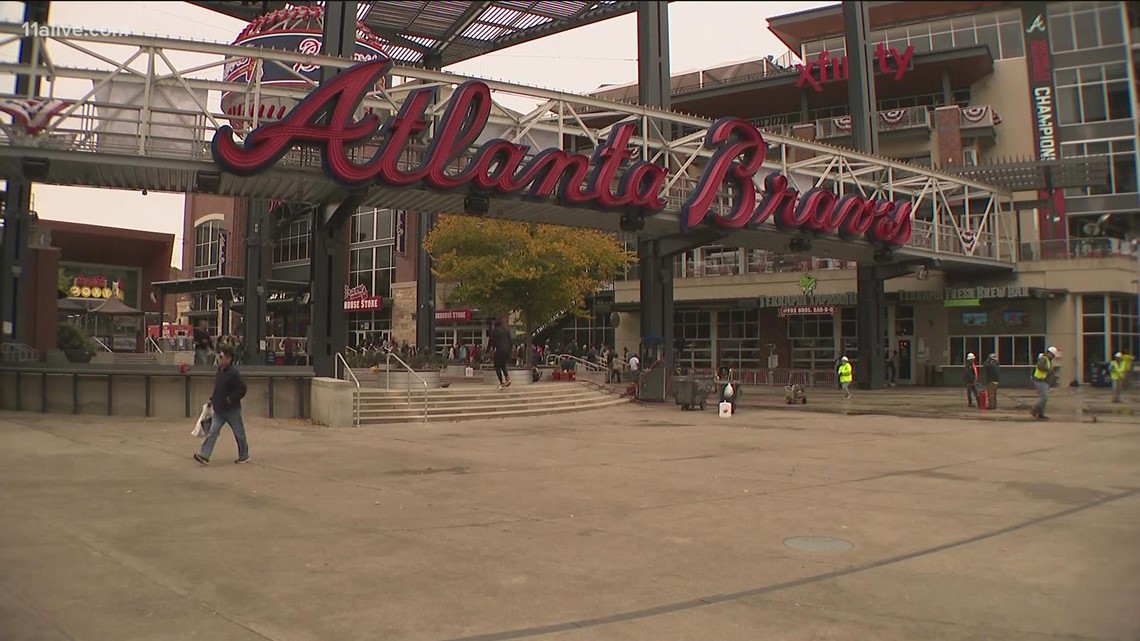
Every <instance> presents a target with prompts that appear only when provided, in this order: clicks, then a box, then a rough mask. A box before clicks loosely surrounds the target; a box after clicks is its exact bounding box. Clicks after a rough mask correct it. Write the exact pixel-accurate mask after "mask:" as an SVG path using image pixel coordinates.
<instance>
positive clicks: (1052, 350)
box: [1045, 345, 1057, 356]
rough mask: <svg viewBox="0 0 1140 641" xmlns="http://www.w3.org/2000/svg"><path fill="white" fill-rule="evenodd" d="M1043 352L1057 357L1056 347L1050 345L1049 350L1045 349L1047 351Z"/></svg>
mask: <svg viewBox="0 0 1140 641" xmlns="http://www.w3.org/2000/svg"><path fill="white" fill-rule="evenodd" d="M1045 351H1047V352H1049V353H1050V354H1052V355H1053V356H1056V355H1057V348H1056V347H1053V346H1052V345H1050V346H1049V349H1047V350H1045Z"/></svg>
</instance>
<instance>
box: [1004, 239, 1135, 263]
mask: <svg viewBox="0 0 1140 641" xmlns="http://www.w3.org/2000/svg"><path fill="white" fill-rule="evenodd" d="M1019 249H1020V250H1021V251H1020V259H1021V260H1076V259H1081V258H1112V257H1125V258H1134V257H1135V253H1134V252H1133V251H1132V247H1131V246H1130V245H1129V244H1128V241H1125V240H1120V239H1119V238H1071V239H1069V240H1045V241H1039V242H1033V243H1021V244H1020V247H1019Z"/></svg>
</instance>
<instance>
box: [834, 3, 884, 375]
mask: <svg viewBox="0 0 1140 641" xmlns="http://www.w3.org/2000/svg"><path fill="white" fill-rule="evenodd" d="M843 24H844V29H843V35H844V38H845V40H846V49H847V63H848V70H849V74H850V75H849V76H848V80H847V97H848V102H849V103H850V105H851V142H852V146H853V147H854V148H855V149H856V150H858V151H862V152H865V153H869V154H874V153H878V151H879V127H878V124H879V123H878V113H877V110H876V104H877V102H876V100H875V72H874V69H873V68H872V66H871V65H872V60H873V59H874V56H873V54H872V53H871V22H870V20H869V19H868V17H867V3H866V2H862V1H858V2H851V1H849V2H844V3H843ZM855 300H856V304H857V308H856V318H857V319H858V329H857V331H858V341H857V342H858V345H859V361H858V366H857V367H856V368H855V382H856V383H857V384H858V387H859V388H860V389H882V388H883V387H884V386H885V385H886V374H887V371H886V369H887V368H886V354H885V347H884V345H883V336H884V335H885V334H884V328H883V314H882V309H883V307H884V306H885V305H886V294H885V287H884V282H883V279H882V278H881V277H880V275H879V274H878V273H877V272H876V270H875V268H874V266H873V265H868V264H860V265H859V268H858V288H857V291H856V297H855ZM851 356H853V355H848V357H851Z"/></svg>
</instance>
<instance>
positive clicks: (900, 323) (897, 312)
mask: <svg viewBox="0 0 1140 641" xmlns="http://www.w3.org/2000/svg"><path fill="white" fill-rule="evenodd" d="M883 315H884V321H885V322H884V325H883V327H884V328H885V332H886V334H887V336H886V341H885V343H886V345H885V346H886V349H887V358H888V363H889V364H888V366H887V375H888V381H890V380H891V379H890V378H889V376H890V373H891V370H892V366H893V370H894V379H893V382H894V383H895V384H897V385H914V343H913V341H914V305H888V306H886V307H885V308H884V309H883Z"/></svg>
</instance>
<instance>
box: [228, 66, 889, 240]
mask: <svg viewBox="0 0 1140 641" xmlns="http://www.w3.org/2000/svg"><path fill="white" fill-rule="evenodd" d="M391 67H392V64H391V62H390V61H387V60H376V61H371V62H364V63H361V64H358V65H356V66H355V67H353V68H352V69H350V70H348V71H346V72H344V73H342V74H340V75H338V76H337V77H336V78H334V79H332V80H331V81H329V82H326V83H324V84H322V85H321V86H320V87H318V88H317V89H316V90H314V91H313V92H312V93H311V94H309V96H308V97H306V98H305V99H304V100H302V101H301V102H300V103H298V104H297V105H296V106H295V107H293V109H292V110H291V111H290V112H289V113H288V114H286V116H285V117H284V118H283V119H282V120H280V121H279V122H274V123H271V124H267V125H264V126H262V127H260V128H258V129H256V130H254V131H253V132H251V133H250V134H249V135H248V136H246V138H245V140H244V142H242V143H239V142H238V141H237V140H236V138H235V134H234V131H233V129H232V128H231V127H229V126H228V125H226V126H222V127H220V128H219V129H218V131H217V133H216V134H215V135H214V139H213V145H212V148H213V155H214V159H215V161H216V162H217V163H218V165H219V166H220V167H221V168H223V169H224V170H225V171H228V172H230V173H232V174H235V175H238V176H253V175H256V174H258V173H259V172H262V171H264V170H265V169H267V168H269V167H271V166H273V165H274V164H276V163H277V162H278V161H280V160H281V158H282V157H283V156H284V155H285V154H286V153H288V152H289V151H290V150H291V149H292V148H293V147H295V146H310V147H316V148H317V149H319V150H320V151H321V154H322V160H323V164H324V168H325V171H326V173H328V175H329V176H331V177H332V178H334V179H336V180H337V181H338V182H340V183H342V184H343V185H345V186H348V187H353V186H362V185H367V184H370V183H379V184H383V185H387V186H389V187H411V186H416V185H418V186H421V187H422V188H427V189H430V190H434V191H440V192H451V191H466V192H473V193H477V194H480V195H487V196H490V195H500V196H516V195H518V196H521V197H522V198H524V199H527V200H532V201H538V202H542V201H547V200H549V199H551V198H552V197H554V196H555V194H557V198H558V200H559V202H560V203H561V204H562V205H563V206H567V207H581V208H587V207H590V208H595V209H602V210H613V211H627V212H634V213H637V214H641V215H646V216H649V215H653V214H657V213H660V212H661V211H663V210H664V209H665V206H666V201H665V199H664V198H663V196H662V190H663V189H664V187H665V185H666V183H667V181H668V180H669V175H668V170H667V169H666V168H664V167H662V166H660V165H657V164H654V163H651V162H648V161H645V160H637V161H635V160H634V159H633V158H634V150H633V149H631V147H630V140H631V139H632V137H633V134H634V130H635V128H636V126H637V125H636V123H633V122H620V123H618V124H615V125H614V126H613V127H612V128H611V129H610V135H609V138H608V139H607V140H606V141H605V143H604V144H602V146H600V147H599V148H598V149H596V150H595V152H594V154H593V155H592V156H585V155H582V154H575V153H570V152H567V151H563V150H561V149H556V148H552V149H544V150H541V151H539V152H537V153H535V154H531V150H530V148H529V147H527V146H525V145H519V144H516V143H514V142H511V141H509V140H503V139H494V140H489V141H487V142H485V143H483V144H482V145H481V146H480V147H479V148H478V150H476V151H475V153H474V155H473V157H472V158H471V160H470V161H469V162H467V163H466V165H464V166H463V168H462V169H461V170H459V171H458V172H457V173H451V172H449V171H448V168H449V167H453V166H456V164H457V163H458V162H459V159H460V157H461V156H462V155H465V154H467V153H468V150H469V149H470V148H471V146H472V145H473V144H474V143H475V141H476V140H478V138H479V136H480V134H482V132H483V129H484V127H486V125H487V123H488V120H489V118H490V114H491V108H492V102H491V90H490V88H489V87H488V86H487V85H486V84H485V83H483V82H479V81H475V80H472V81H468V82H465V83H463V84H461V85H460V86H459V87H457V88H456V90H455V92H454V93H453V94H452V96H451V98H450V100H449V101H448V104H447V110H446V113H445V114H444V116H443V118H442V119H441V120H440V122H439V125H438V126H437V127H436V134H435V137H434V138H433V139H431V140H430V141H429V142H428V143H427V151H426V153H425V154H424V156H423V160H422V161H421V162H420V163H419V164H418V165H416V166H414V167H406V166H405V164H404V159H406V158H407V156H408V154H407V153H406V152H407V150H408V146H409V144H411V143H412V142H413V141H417V140H418V139H420V138H421V137H423V136H424V135H425V133H426V132H427V129H428V125H429V119H428V116H427V110H428V108H429V107H430V106H431V102H432V99H433V97H434V96H435V92H436V88H434V87H427V88H423V89H415V90H413V91H411V92H409V93H408V95H407V97H406V98H405V100H404V104H403V106H402V107H401V109H400V112H399V113H398V114H397V115H396V116H394V117H392V118H390V119H389V120H388V121H387V122H386V123H384V124H383V126H381V123H380V119H379V117H378V116H376V115H375V114H371V113H369V114H365V115H364V117H363V119H361V120H359V121H356V120H355V114H356V113H357V110H358V108H359V107H360V104H361V102H362V101H363V99H364V96H365V95H366V94H367V93H368V92H369V91H370V90H372V88H374V87H375V86H376V84H377V82H378V81H379V80H380V79H381V78H382V77H384V76H385V75H386V74H387V73H388V72H389V70H390V69H391ZM364 144H372V145H375V146H376V152H375V153H374V155H373V156H372V157H371V158H370V159H369V160H367V161H366V162H364V163H363V164H357V163H355V162H353V161H352V160H351V159H350V157H349V154H348V151H349V149H350V148H353V147H358V146H361V145H364ZM704 145H705V147H706V148H707V149H709V150H711V151H712V152H713V153H712V157H711V158H710V159H709V160H708V162H707V164H706V166H705V168H704V169H703V171H702V172H701V174H700V176H699V179H698V180H697V186H696V189H695V190H694V191H693V193H691V194H690V195H689V196H688V198H687V200H686V201H685V202H684V204H683V205H682V206H681V210H680V225H681V230H682V231H689V230H691V229H694V228H696V227H698V226H701V225H711V226H714V227H719V228H722V229H728V230H734V229H753V228H757V227H759V226H761V225H764V224H766V223H768V222H769V220H770V221H771V222H772V223H773V224H775V226H776V227H777V228H779V229H781V230H785V231H794V230H802V231H806V232H810V233H814V234H838V235H839V236H840V237H841V238H843V239H845V240H856V239H866V240H867V241H870V242H871V243H874V244H875V245H878V246H881V247H899V246H902V245H905V244H906V243H907V241H908V240H910V236H911V207H912V206H911V203H910V202H909V201H893V200H883V199H876V198H866V197H863V196H860V195H857V194H847V195H844V196H838V195H837V194H835V193H834V192H832V191H830V190H827V189H812V190H810V191H807V192H806V193H803V194H801V193H800V192H799V191H798V190H796V189H793V188H791V186H790V184H789V181H788V178H787V177H786V176H783V175H781V174H779V173H777V172H773V173H770V174H768V176H766V177H765V178H764V187H765V189H764V192H763V195H762V197H758V194H757V190H756V188H755V183H754V182H753V181H754V177H755V176H756V174H757V172H759V171H760V169H761V167H762V166H763V164H764V158H765V154H766V153H767V149H768V145H767V143H766V142H765V141H764V137H763V136H762V135H761V133H760V130H759V129H757V128H756V127H755V126H753V125H752V124H750V123H749V122H747V121H745V120H741V119H739V118H722V119H720V120H718V121H716V122H715V123H713V124H712V126H710V127H709V130H708V132H707V133H706V134H705V140H704ZM615 181H617V187H616V189H615V188H614V187H613V185H614V182H615ZM722 190H727V191H728V192H730V193H731V194H732V200H731V206H729V207H728V210H727V211H723V212H720V213H714V212H713V211H712V206H713V203H714V202H715V201H716V200H717V197H718V195H720V194H721V193H723V192H722Z"/></svg>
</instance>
